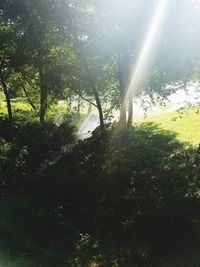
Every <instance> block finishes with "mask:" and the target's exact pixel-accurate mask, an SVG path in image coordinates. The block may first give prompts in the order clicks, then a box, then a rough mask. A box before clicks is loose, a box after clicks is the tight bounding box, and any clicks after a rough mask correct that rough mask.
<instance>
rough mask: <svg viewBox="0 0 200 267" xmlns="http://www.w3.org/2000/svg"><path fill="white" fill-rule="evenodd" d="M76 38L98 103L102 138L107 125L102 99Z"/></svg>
mask: <svg viewBox="0 0 200 267" xmlns="http://www.w3.org/2000/svg"><path fill="white" fill-rule="evenodd" d="M73 36H74V40H75V46H76V47H77V49H78V52H79V55H80V57H81V59H82V61H83V64H84V67H85V72H86V74H87V77H88V81H89V84H90V87H91V89H92V92H93V95H94V98H95V101H96V107H97V110H98V113H99V122H100V129H101V133H102V136H105V125H104V116H103V109H102V105H101V100H100V97H99V94H98V90H97V88H96V85H95V81H94V79H93V77H92V75H91V73H90V70H89V67H88V63H87V60H86V58H85V56H84V54H83V51H82V48H81V46H80V44H79V40H78V38H77V37H76V36H75V35H73Z"/></svg>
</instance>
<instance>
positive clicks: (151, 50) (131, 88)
mask: <svg viewBox="0 0 200 267" xmlns="http://www.w3.org/2000/svg"><path fill="white" fill-rule="evenodd" d="M169 1H170V0H160V3H159V5H158V7H157V9H156V11H155V15H154V17H153V20H152V23H151V25H150V28H149V32H148V34H147V37H146V39H145V42H144V46H143V48H142V51H141V54H140V56H139V58H138V61H137V64H136V67H135V68H134V70H133V72H132V74H131V75H130V82H129V85H128V88H127V94H126V96H127V97H126V99H127V98H128V97H130V96H131V95H132V96H134V95H135V94H136V92H137V90H138V88H139V86H140V85H141V82H142V79H143V77H144V75H145V74H146V71H147V69H148V66H149V64H150V62H152V60H153V56H154V55H155V51H156V47H157V44H158V38H159V36H160V33H161V31H162V27H163V24H164V19H165V17H166V13H167V9H168V6H169Z"/></svg>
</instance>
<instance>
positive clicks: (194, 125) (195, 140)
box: [142, 106, 200, 145]
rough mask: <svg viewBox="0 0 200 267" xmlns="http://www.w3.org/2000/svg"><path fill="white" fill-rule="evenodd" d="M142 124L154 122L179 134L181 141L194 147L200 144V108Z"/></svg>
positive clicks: (182, 111) (148, 119)
mask: <svg viewBox="0 0 200 267" xmlns="http://www.w3.org/2000/svg"><path fill="white" fill-rule="evenodd" d="M142 122H154V123H157V124H160V125H161V127H162V128H164V129H167V130H171V131H174V132H177V134H178V135H177V137H178V139H179V140H181V141H184V142H189V143H191V144H192V145H198V144H199V143H200V106H195V107H191V108H187V109H181V110H179V111H176V112H171V113H166V114H163V115H159V116H153V117H150V118H147V119H145V120H143V121H142Z"/></svg>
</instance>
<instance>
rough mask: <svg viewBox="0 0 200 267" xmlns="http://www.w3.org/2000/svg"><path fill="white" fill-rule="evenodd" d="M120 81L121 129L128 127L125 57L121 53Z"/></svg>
mask: <svg viewBox="0 0 200 267" xmlns="http://www.w3.org/2000/svg"><path fill="white" fill-rule="evenodd" d="M117 64H118V81H119V88H120V102H121V103H120V106H121V107H120V119H119V126H120V129H122V130H123V129H126V126H127V125H126V82H125V77H124V59H123V56H122V55H121V53H119V54H118V62H117Z"/></svg>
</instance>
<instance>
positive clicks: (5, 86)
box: [0, 70, 13, 120]
mask: <svg viewBox="0 0 200 267" xmlns="http://www.w3.org/2000/svg"><path fill="white" fill-rule="evenodd" d="M0 78H1V85H2V87H3V92H4V95H5V98H6V104H7V110H8V118H9V119H11V120H12V118H13V114H12V106H11V101H10V94H9V90H8V87H7V85H6V82H5V80H4V76H3V72H2V70H0Z"/></svg>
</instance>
